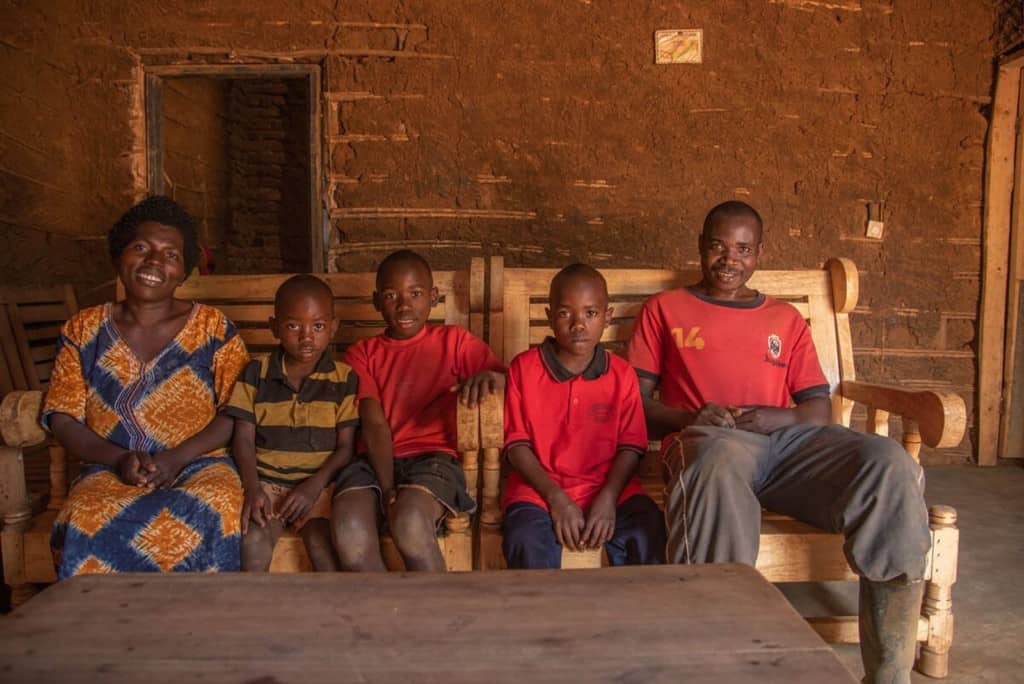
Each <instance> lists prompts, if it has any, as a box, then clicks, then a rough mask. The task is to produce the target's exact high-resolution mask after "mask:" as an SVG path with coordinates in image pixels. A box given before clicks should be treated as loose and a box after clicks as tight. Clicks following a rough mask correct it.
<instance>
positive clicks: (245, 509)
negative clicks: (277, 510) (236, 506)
mask: <svg viewBox="0 0 1024 684" xmlns="http://www.w3.org/2000/svg"><path fill="white" fill-rule="evenodd" d="M273 515H274V507H273V506H272V505H271V503H270V497H268V496H267V493H266V492H264V491H263V487H260V486H259V484H257V485H256V486H255V487H253V488H252V489H246V490H245V502H244V503H243V504H242V534H245V533H246V532H248V531H249V519H250V518H251V519H252V521H253V522H254V523H256V524H257V525H259V526H260V527H266V526H267V521H268V520H270V518H271V517H273Z"/></svg>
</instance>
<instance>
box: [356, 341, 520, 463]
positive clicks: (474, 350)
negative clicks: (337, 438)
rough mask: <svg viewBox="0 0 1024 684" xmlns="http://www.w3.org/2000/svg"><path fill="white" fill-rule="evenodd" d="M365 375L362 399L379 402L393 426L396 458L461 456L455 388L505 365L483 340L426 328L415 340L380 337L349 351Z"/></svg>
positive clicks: (361, 381) (358, 371)
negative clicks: (436, 453)
mask: <svg viewBox="0 0 1024 684" xmlns="http://www.w3.org/2000/svg"><path fill="white" fill-rule="evenodd" d="M345 362H346V363H348V365H350V366H352V370H354V371H355V372H356V375H358V376H359V392H358V394H357V399H358V400H360V401H361V400H363V399H376V400H377V401H379V402H380V403H381V406H382V407H383V408H384V415H385V416H386V417H387V419H388V425H390V426H391V438H392V443H393V449H394V455H395V458H409V457H412V456H418V455H420V454H423V453H427V452H431V451H439V452H443V453H448V454H452V455H453V456H457V453H456V446H457V439H456V432H455V430H456V421H455V402H456V401H457V399H458V394H457V393H456V392H452V391H451V388H452V386H453V385H455V384H456V383H458V382H459V380H460V379H465V378H468V377H470V376H472V375H476V374H477V373H479V372H481V371H485V370H492V371H497V372H502V371H503V370H504V368H503V367H502V365H501V362H500V361H499V360H498V359H497V357H495V356H494V353H493V352H492V351H491V349H490V347H488V346H487V345H486V344H485V343H484V342H483V341H482V340H480V339H478V338H477V337H475V336H474V335H473V334H472V333H470V332H469V331H468V330H465V329H464V328H460V327H458V326H454V325H425V326H423V329H422V330H420V331H419V332H418V333H417V334H416V336H415V337H412V338H410V339H408V340H394V339H391V338H390V337H387V336H386V335H383V334H382V335H377V336H376V337H371V338H369V339H365V340H359V341H358V342H356V343H355V344H353V345H352V346H351V347H349V348H348V350H346V352H345Z"/></svg>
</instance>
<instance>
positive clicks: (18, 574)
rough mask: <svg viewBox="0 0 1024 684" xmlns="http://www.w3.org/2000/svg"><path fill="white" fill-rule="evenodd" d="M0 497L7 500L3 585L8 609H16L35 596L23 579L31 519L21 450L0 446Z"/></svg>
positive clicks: (0, 542)
mask: <svg viewBox="0 0 1024 684" xmlns="http://www.w3.org/2000/svg"><path fill="white" fill-rule="evenodd" d="M0 495H2V498H3V499H6V500H7V512H6V514H5V515H4V518H3V521H4V528H3V533H2V534H0V548H2V549H3V559H4V582H5V583H6V584H7V586H9V587H10V588H11V605H12V606H15V607H16V606H19V605H21V604H22V603H24V602H25V601H28V600H29V599H30V598H32V595H33V594H35V593H36V589H35V587H34V586H32V585H31V584H29V582H28V581H27V580H26V579H25V530H27V529H28V525H29V521H30V520H31V519H32V510H31V509H30V508H29V504H28V489H27V488H26V486H25V463H24V458H23V455H22V452H21V449H17V448H14V447H8V446H0Z"/></svg>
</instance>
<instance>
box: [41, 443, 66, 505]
mask: <svg viewBox="0 0 1024 684" xmlns="http://www.w3.org/2000/svg"><path fill="white" fill-rule="evenodd" d="M49 451H50V503H49V504H47V506H46V507H47V508H49V509H50V510H51V511H59V510H60V509H61V508H63V507H64V502H65V501H67V498H68V457H67V453H66V452H65V451H64V447H61V446H57V445H52V446H50V449H49Z"/></svg>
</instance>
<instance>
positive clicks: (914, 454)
mask: <svg viewBox="0 0 1024 684" xmlns="http://www.w3.org/2000/svg"><path fill="white" fill-rule="evenodd" d="M903 448H904V449H906V450H907V453H908V454H910V457H911V458H912V459H914V460H915V461H917V462H920V460H921V430H920V429H919V428H918V426H917V421H916V420H910V419H908V418H904V419H903Z"/></svg>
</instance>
